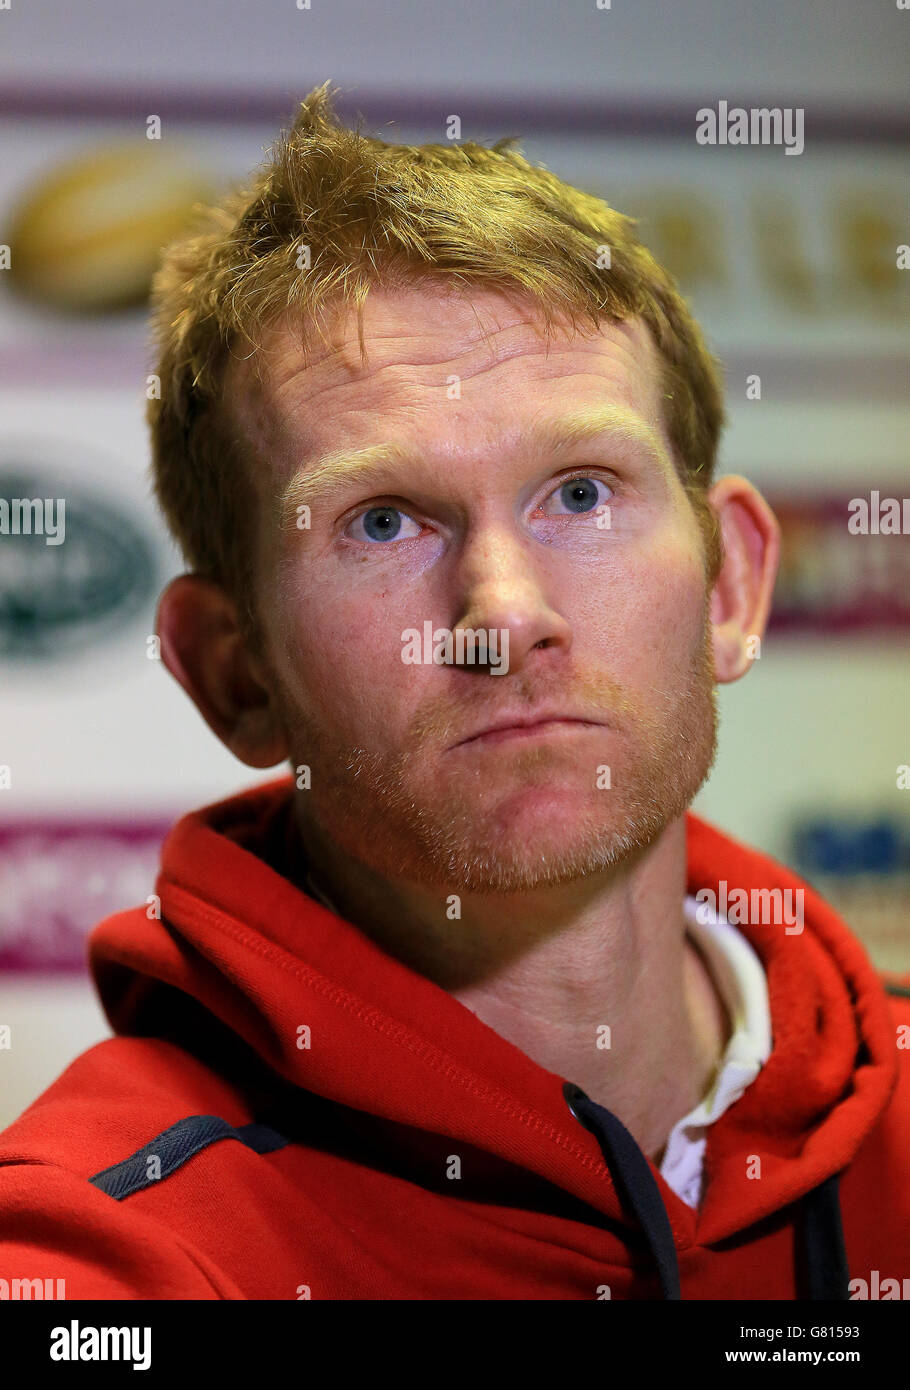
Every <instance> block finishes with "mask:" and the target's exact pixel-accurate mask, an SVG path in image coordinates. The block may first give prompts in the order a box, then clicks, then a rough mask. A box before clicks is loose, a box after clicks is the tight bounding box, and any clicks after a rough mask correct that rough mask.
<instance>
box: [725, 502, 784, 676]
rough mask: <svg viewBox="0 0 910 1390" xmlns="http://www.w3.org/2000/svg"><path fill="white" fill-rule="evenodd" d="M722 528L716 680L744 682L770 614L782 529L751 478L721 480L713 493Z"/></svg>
mask: <svg viewBox="0 0 910 1390" xmlns="http://www.w3.org/2000/svg"><path fill="white" fill-rule="evenodd" d="M708 501H709V502H710V504H711V506H712V508H713V509H714V512H715V513H716V515H717V518H718V521H719V523H720V528H721V535H722V538H723V547H724V559H723V564H722V565H721V568H720V572H719V573H718V576H717V580H716V582H715V585H714V589H713V590H712V593H711V626H712V632H713V641H714V672H715V679H716V680H717V681H719V682H720V683H725V682H727V681H735V680H739V678H740V676H742V675H744V674H745V672H746V671H748V669H749V667H750V666H751V665H752V660H753V657H754V655H755V653H754V651H753V650H752V649H751V647H752V644H751V643H750V642H749V639H750V638H756V637H757V638H761V636H762V634H763V633H764V631H765V625H766V623H767V621H768V613H769V612H770V609H771V595H772V593H773V591H774V581H775V579H776V578H777V566H778V562H779V559H780V526H779V525H778V522H777V518H776V517H775V515H774V513H773V512H772V510H771V508H770V507H769V506H768V504H767V502H766V501H765V499H764V498H763V497H762V495H761V493H760V492H758V490H757V489H756V488H754V487H753V486H752V484H751V483H750V482H748V480H747V479H746V478H740V477H737V476H735V475H731V476H730V477H728V478H721V480H720V482H718V483H715V485H714V487H713V488H711V490H710V492H709V493H708Z"/></svg>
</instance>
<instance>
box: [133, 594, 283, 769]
mask: <svg viewBox="0 0 910 1390" xmlns="http://www.w3.org/2000/svg"><path fill="white" fill-rule="evenodd" d="M155 630H156V632H157V634H158V637H159V639H160V641H161V655H162V658H163V660H164V664H165V666H166V667H167V669H168V670H169V671H170V673H171V675H172V676H173V677H174V679H175V680H176V681H178V682H179V684H180V685H182V686H183V688H184V690H185V691H186V693H187V694H188V695H189V697H190V699H191V700H192V701H193V703H194V704H195V705H196V707H197V709H198V710H199V712H200V714H201V715H202V717H203V719H204V720H205V721H206V723H207V724H208V726H209V728H210V729H212V730H213V731H214V732H215V733H216V734H217V735H218V737H219V738H220V739H221V742H222V743H223V744H224V745H225V746H226V747H227V748H229V749H230V751H231V752H232V753H233V754H234V756H235V757H236V758H239V759H240V761H241V762H243V763H247V764H248V765H249V766H250V767H274V765H275V764H276V763H279V762H283V761H284V760H285V759H286V758H288V757H289V756H290V753H289V749H288V743H287V738H286V736H285V733H284V730H283V728H282V727H281V723H280V721H279V717H278V709H277V705H276V701H275V695H274V692H273V691H272V689H271V688H270V682H269V679H268V676H267V673H266V671H265V669H264V667H263V666H262V664H261V662H260V661H259V660H258V658H257V657H256V656H255V655H254V654H253V653H252V652H251V650H250V648H249V645H248V643H247V641H246V640H245V638H244V636H243V633H242V631H241V626H240V623H239V621H238V615H237V608H236V605H235V604H234V602H233V600H232V599H231V598H230V597H229V596H228V594H227V592H226V591H225V590H224V589H223V588H222V587H221V585H220V584H216V583H215V582H214V580H211V579H204V578H202V577H201V576H200V575H197V574H183V575H180V577H179V578H177V579H174V580H172V581H171V583H170V584H169V585H168V586H167V588H166V589H165V591H164V593H163V594H162V595H161V598H160V600H159V602H158V615H157V618H156V621H155Z"/></svg>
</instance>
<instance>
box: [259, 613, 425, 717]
mask: <svg viewBox="0 0 910 1390" xmlns="http://www.w3.org/2000/svg"><path fill="white" fill-rule="evenodd" d="M286 592H287V597H286V599H285V603H286V605H287V607H286V611H285V618H284V631H285V632H286V634H287V637H286V640H285V643H284V650H283V651H282V652H281V656H280V661H281V670H282V672H283V675H284V679H285V681H286V682H290V684H291V687H292V688H293V689H294V690H295V691H297V692H298V694H299V695H300V696H301V697H304V698H305V701H306V704H307V708H308V710H309V711H310V713H311V714H312V715H313V717H314V718H316V719H317V720H318V722H320V723H323V724H326V725H328V724H332V725H335V726H337V727H339V728H340V727H347V729H348V730H350V731H355V730H360V731H362V730H365V729H368V728H370V727H371V726H372V727H376V728H377V729H379V728H382V727H384V718H383V713H382V711H383V710H388V708H389V705H390V699H391V702H392V703H394V698H393V696H394V692H395V691H397V690H412V689H413V688H414V685H415V682H416V681H417V680H418V679H419V675H418V672H419V670H420V668H416V671H415V667H413V666H406V665H405V664H404V663H403V662H402V659H401V651H402V646H403V644H402V640H401V633H402V631H403V630H404V627H403V626H402V620H401V619H400V618H399V616H398V615H397V613H395V612H394V611H393V609H392V608H391V607H390V600H391V599H392V598H393V597H394V596H393V595H392V594H391V593H390V592H387V591H386V592H378V593H377V594H376V595H373V596H371V598H370V600H369V601H366V600H365V597H364V595H363V594H362V593H358V594H356V595H354V594H352V595H350V596H349V597H348V596H345V595H343V594H342V595H338V594H337V593H336V594H334V595H333V596H332V597H331V599H329V597H328V595H327V594H323V595H320V594H318V593H314V592H304V591H302V590H301V589H299V588H298V589H296V590H295V589H293V588H290V587H289V588H288V590H287V591H286ZM379 693H381V696H382V699H381V701H380V700H378V699H377V695H378V694H379ZM354 736H355V737H356V734H355V735H354Z"/></svg>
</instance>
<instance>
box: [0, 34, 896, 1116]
mask: <svg viewBox="0 0 910 1390" xmlns="http://www.w3.org/2000/svg"><path fill="white" fill-rule="evenodd" d="M908 23H910V19H908ZM326 76H333V74H332V73H331V72H322V71H319V72H315V71H310V70H307V71H306V72H305V74H304V73H303V72H302V75H301V80H300V82H299V86H298V88H297V90H296V92H295V95H296V97H297V98H298V99H299V97H300V96H302V95H303V94H304V93H305V91H307V90H309V88H310V87H311V86H313V85H316V83H317V82H320V81H322V80H324V78H325V77H326ZM0 98H2V91H0ZM128 104H129V103H128V102H127V103H124V101H122V100H121V101H117V100H113V101H112V100H110V99H106V100H103V99H101V98H100V97H99V100H98V102H97V108H98V109H97V112H96V113H94V114H93V113H92V103H91V99H90V92H89V94H88V95H86V91H83V92H82V93H81V95H80V97H79V99H78V101H76V103H75V106H76V107H77V108H78V109H77V110H74V109H73V101H72V98H70V106H69V107H68V106H67V102H66V101H63V102H62V103H61V102H60V101H59V100H55V99H53V93H52V92H51V91H50V89H49V95H48V98H47V109H46V110H42V109H41V107H40V98H39V97H36V96H35V95H34V94H32V96H31V97H30V98H29V100H28V101H25V100H19V103H18V106H17V105H16V102H15V101H12V103H11V105H12V108H13V109H12V110H9V111H8V114H7V116H6V119H5V121H4V130H3V160H2V163H0V228H3V231H2V232H0V244H8V245H9V246H10V248H11V260H10V262H9V263H8V265H7V266H6V267H5V269H6V273H5V274H3V275H0V497H2V498H7V499H8V498H14V497H18V498H25V497H27V498H48V499H53V498H60V497H62V498H65V499H66V543H65V544H63V545H56V544H54V543H53V536H52V535H44V536H41V535H34V534H33V535H29V536H22V535H19V536H17V535H12V534H0V656H2V664H3V674H4V679H3V682H2V688H0V782H2V784H3V785H2V790H0V970H2V974H0V1029H3V1028H5V1029H6V1034H5V1036H6V1044H5V1046H3V1047H0V1124H5V1123H8V1122H9V1120H11V1119H12V1118H13V1117H14V1116H15V1115H16V1114H18V1113H19V1111H20V1110H21V1109H22V1108H23V1107H24V1106H25V1105H26V1104H27V1103H28V1102H29V1101H30V1100H31V1099H32V1098H33V1097H34V1096H35V1095H36V1094H37V1092H38V1091H39V1090H40V1089H41V1088H42V1087H43V1086H44V1085H46V1084H47V1083H48V1082H49V1081H50V1080H51V1079H53V1077H54V1076H56V1075H57V1074H58V1073H59V1071H60V1070H61V1069H62V1067H63V1065H65V1063H66V1062H67V1061H68V1060H69V1059H71V1058H72V1057H73V1056H75V1055H76V1054H77V1053H78V1052H79V1051H81V1050H82V1049H83V1048H84V1047H85V1046H88V1045H89V1044H90V1043H91V1042H93V1041H95V1040H97V1039H98V1038H100V1037H102V1036H105V1035H106V1034H107V1033H108V1032H109V1029H108V1027H107V1024H106V1022H105V1020H104V1019H103V1016H102V1014H101V1012H100V1009H99V1007H98V1005H97V1003H96V1001H95V1000H94V996H93V993H92V991H91V988H90V985H89V982H88V977H87V974H86V971H85V960H84V950H85V934H86V932H87V931H88V930H89V929H90V928H91V926H92V925H94V923H95V922H97V921H98V920H99V919H100V918H101V917H103V916H104V915H106V914H107V913H109V912H113V911H116V910H118V909H120V908H123V907H126V906H132V905H135V904H137V903H142V902H144V901H145V900H146V897H147V896H148V895H149V894H150V893H152V892H153V889H154V873H155V866H156V862H157V855H158V849H159V846H160V842H161V838H162V836H163V834H164V832H165V830H166V828H167V826H168V825H169V824H170V823H172V822H173V820H174V819H175V818H176V817H177V816H178V815H179V814H181V813H182V812H184V811H186V810H188V809H191V808H193V807H195V806H198V805H200V804H202V803H204V802H205V801H209V800H214V799H216V798H218V797H221V796H223V795H227V794H229V793H230V792H232V791H234V790H237V789H239V788H241V787H243V786H248V785H251V784H252V783H254V782H255V781H257V780H260V779H261V777H262V774H257V773H255V772H253V771H251V770H250V769H247V768H245V767H244V766H243V765H242V764H240V763H238V762H237V761H236V760H235V759H234V758H233V757H232V756H231V755H230V754H228V753H227V752H226V751H225V750H224V749H223V748H222V747H221V745H220V744H219V743H218V742H217V741H216V739H215V737H214V736H213V735H212V734H211V733H210V732H209V731H208V729H207V728H206V726H205V725H204V724H203V722H202V720H201V718H200V716H199V715H198V714H197V713H196V711H195V710H194V708H193V707H192V706H191V704H190V703H189V701H188V700H187V698H186V697H185V696H184V695H183V693H182V692H181V691H180V690H179V689H178V688H177V686H176V684H175V683H174V682H173V680H172V679H171V678H170V677H169V676H168V674H167V672H166V671H165V670H164V668H163V666H162V664H161V662H160V660H157V659H156V655H157V654H156V651H155V646H154V643H152V642H150V640H149V639H150V637H151V635H152V633H153V631H154V609H155V601H156V597H157V594H158V592H159V591H160V589H161V587H162V586H163V584H164V583H165V582H166V580H167V579H168V578H169V577H170V576H171V575H173V574H175V573H177V572H178V571H179V568H180V565H179V559H178V556H177V555H176V553H175V551H174V549H173V548H172V546H171V545H170V543H169V542H168V540H167V538H166V536H165V533H164V530H163V526H162V523H161V521H160V520H159V518H158V516H157V514H156V512H155V510H154V507H153V505H152V503H151V501H150V497H149V488H148V480H147V467H148V445H147V438H146V433H145V426H144V422H143V412H144V408H145V405H146V401H147V397H148V393H149V392H150V391H154V390H155V389H156V386H155V383H154V381H153V380H152V379H151V376H150V374H151V373H152V371H153V364H152V363H151V361H150V360H149V357H148V352H147V342H146V311H145V306H144V294H145V291H146V289H147V280H148V274H149V267H150V265H151V264H153V263H154V260H155V257H156V255H157V251H158V248H159V247H160V244H161V241H162V240H164V239H166V238H167V236H168V235H170V234H171V232H172V230H175V229H176V228H177V227H178V226H179V225H180V220H181V218H183V217H185V216H186V213H187V210H188V208H189V207H191V205H192V203H193V202H194V201H195V200H197V199H199V198H206V197H207V196H209V194H211V193H213V192H217V190H218V189H219V188H221V187H222V186H223V185H224V184H225V182H226V181H227V180H230V179H233V178H235V177H242V176H244V175H245V174H246V173H247V172H248V171H249V170H250V169H251V168H252V167H253V166H254V165H255V164H256V163H258V161H259V160H260V159H261V158H262V155H263V150H264V147H265V146H266V145H267V144H268V143H269V142H270V141H271V140H273V139H274V137H275V135H276V133H277V129H278V126H279V124H280V123H282V122H286V121H287V120H288V119H289V118H290V117H291V115H292V113H293V100H288V101H285V102H283V103H282V102H281V101H276V100H275V99H274V98H273V97H272V96H263V97H262V99H261V100H260V101H259V103H258V107H257V103H256V102H255V101H253V102H252V103H250V102H248V103H247V112H246V114H245V115H242V116H238V114H237V112H236V111H235V110H234V109H233V107H232V102H231V95H230V91H229V90H225V91H223V92H222V93H220V94H218V93H213V92H212V91H211V90H209V91H208V93H207V94H206V95H204V96H203V97H200V96H199V95H198V94H197V95H196V96H192V95H190V96H188V97H186V98H185V99H184V100H183V101H182V102H181V100H179V99H174V98H172V99H171V100H170V101H169V102H168V106H167V113H166V116H165V117H164V118H163V119H162V121H161V124H160V126H159V128H158V129H157V131H156V129H155V127H154V125H151V126H150V125H149V120H148V118H147V117H143V118H142V119H141V120H140V119H137V117H136V116H135V114H130V113H128V112H127V111H126V110H125V109H124V107H125V105H128ZM360 104H362V103H361V102H358V101H354V102H353V103H351V102H349V103H348V108H350V106H351V105H353V106H355V107H356V106H357V105H360ZM0 105H2V101H0ZM9 105H10V103H8V107H9ZM452 105H453V106H454V105H455V103H453V104H452ZM251 106H252V108H253V109H252V113H251V111H250V109H249V108H250V107H251ZM419 106H420V104H419V102H415V101H414V100H413V99H412V100H411V101H410V103H409V107H408V115H409V119H408V121H407V123H403V122H401V121H399V122H397V123H395V124H394V125H392V126H388V125H385V124H382V125H381V122H380V121H378V120H377V122H376V127H377V128H378V127H379V126H380V125H381V129H377V133H382V134H383V135H384V136H385V138H390V139H396V140H402V141H408V142H411V141H424V140H441V139H446V138H447V134H448V133H450V132H451V122H450V120H449V119H448V118H449V112H448V111H447V110H446V109H445V107H446V103H443V105H439V103H438V102H435V101H430V100H427V101H426V102H425V103H424V108H423V109H422V110H421V109H418V108H419ZM152 109H154V108H152ZM340 109H341V110H342V113H343V114H346V107H345V102H344V101H342V102H341V103H340ZM498 109H499V110H500V117H501V123H498V122H497V123H495V124H494V122H493V119H492V118H488V119H487V120H485V121H484V122H483V123H482V124H481V123H478V126H477V128H475V127H474V126H472V125H471V124H470V123H469V122H464V121H463V123H462V126H461V129H460V132H459V135H458V138H460V139H481V140H492V139H495V138H497V137H498V136H499V135H502V134H519V135H524V138H523V149H524V152H525V153H526V154H527V155H528V157H529V158H531V159H533V160H535V161H539V162H542V163H544V164H546V165H547V166H548V167H549V168H551V169H552V170H554V171H556V172H557V173H559V174H560V175H561V176H563V177H565V178H567V179H568V180H570V181H571V182H574V183H576V184H578V185H579V186H580V187H583V188H586V189H589V190H590V191H592V192H594V193H597V194H599V195H601V196H603V197H605V198H606V199H607V200H608V201H609V202H611V203H612V204H614V205H615V206H616V207H618V208H620V209H621V210H623V211H625V212H628V213H630V214H632V215H634V216H637V217H639V218H640V219H641V227H642V235H643V237H644V240H645V241H646V242H647V243H648V244H649V245H651V247H652V249H654V251H655V252H656V253H657V254H658V256H659V257H660V258H661V259H663V260H664V261H665V263H666V264H667V265H668V266H669V267H670V268H671V269H672V270H673V271H674V273H676V274H677V276H678V278H679V281H680V284H681V286H682V288H683V289H684V291H685V292H686V293H687V294H688V296H689V298H690V300H691V302H692V304H693V308H694V310H695V312H696V314H697V316H698V318H699V320H700V322H701V323H702V325H703V327H704V329H705V331H706V333H707V336H708V339H709V342H710V345H711V347H712V349H713V350H714V351H715V352H716V353H717V354H718V355H719V356H720V358H721V359H722V361H723V363H724V366H725V372H726V384H727V390H728V404H729V411H730V416H731V427H730V429H729V431H728V433H727V435H726V437H725V440H724V444H723V451H722V460H721V470H720V471H721V472H722V473H723V472H742V473H745V474H746V475H747V476H749V477H750V478H751V479H752V480H753V481H754V482H755V483H756V484H757V485H758V486H759V487H760V488H761V489H762V490H763V491H764V492H765V494H766V495H767V496H768V498H769V500H771V502H772V504H773V505H775V507H776V508H777V510H778V512H779V515H780V516H781V520H782V523H783V525H784V536H785V553H784V565H783V571H782V576H781V581H780V585H779V588H778V593H777V597H776V603H775V616H774V619H773V622H772V626H771V630H770V631H769V633H768V635H767V636H766V638H765V640H764V642H763V644H762V646H761V648H760V651H759V652H758V653H757V654H756V660H755V661H754V664H753V668H752V670H751V671H750V673H749V675H748V677H747V678H746V679H745V680H743V681H741V682H739V683H737V684H736V685H734V686H731V687H723V688H722V689H721V692H720V708H721V719H722V723H721V743H720V754H719V757H718V761H717V765H716V768H715V771H714V772H713V774H712V777H711V779H710V781H709V783H708V785H707V786H706V788H705V789H704V791H703V792H702V793H701V795H700V796H699V798H698V802H697V803H696V808H695V809H696V810H698V811H699V812H700V813H701V814H703V815H704V816H706V817H707V818H708V819H710V820H713V821H715V822H716V823H717V824H718V825H720V826H721V827H723V828H724V829H726V830H728V831H729V832H731V833H733V834H734V835H737V836H740V837H742V838H743V839H745V840H747V841H748V842H750V843H752V844H755V845H757V846H759V847H761V848H764V849H766V850H767V851H769V852H770V853H772V854H774V855H776V856H778V857H780V858H783V859H785V860H786V861H787V862H789V863H791V864H793V865H794V867H796V868H797V869H798V870H799V871H800V872H802V873H804V874H805V875H806V876H807V877H808V878H809V879H810V881H812V882H814V883H816V884H817V885H818V886H819V887H820V888H822V890H823V891H824V892H825V893H826V894H827V895H828V896H829V897H830V898H831V899H832V900H833V901H834V902H836V903H837V904H838V905H839V906H840V907H841V909H842V911H843V912H844V915H845V916H846V918H847V920H848V921H849V922H850V923H851V925H853V927H854V929H855V930H856V931H857V932H858V934H860V935H861V936H862V937H863V939H864V940H865V941H866V944H867V947H868V949H869V950H870V952H871V954H872V955H873V958H874V959H875V960H876V961H877V963H878V964H879V965H880V967H881V968H882V969H885V970H891V971H895V972H903V971H907V970H910V936H908V931H907V922H908V907H910V771H907V765H908V764H910V729H908V708H910V559H908V550H910V537H908V534H907V531H910V526H908V527H907V530H898V532H897V533H895V534H892V531H893V527H892V526H891V525H890V524H889V522H888V520H887V519H886V518H888V517H891V518H893V515H894V513H893V509H891V510H889V502H890V500H891V499H896V500H897V501H900V499H903V498H904V497H905V495H906V496H910V469H908V449H910V445H908V440H910V428H908V427H910V402H908V383H910V370H908V368H910V313H908V310H910V259H907V260H905V266H906V268H903V267H902V266H901V253H900V248H901V246H902V245H906V243H908V242H910V181H908V172H910V158H908V147H907V142H906V138H905V137H906V134H907V131H908V129H910V108H908V109H907V110H906V111H905V112H904V113H903V115H901V113H900V112H898V113H897V115H896V116H895V117H894V119H893V121H892V122H891V124H889V123H888V122H887V121H884V122H883V121H882V120H881V119H880V118H879V116H878V115H877V114H876V110H875V108H874V106H873V105H872V104H868V105H867V107H866V110H865V115H863V114H862V113H860V114H856V113H854V114H853V115H852V116H851V117H850V119H844V120H841V121H839V120H838V119H837V112H836V110H835V108H833V106H832V105H831V104H830V102H829V104H828V105H827V107H826V106H825V105H824V103H818V104H817V105H816V111H817V113H818V116H819V119H818V121H817V123H816V124H817V130H816V133H815V134H813V130H812V119H811V114H812V113H811V111H810V112H809V114H808V115H807V127H806V132H807V133H806V144H805V148H804V149H803V150H802V152H801V153H799V155H798V156H793V157H791V156H788V155H787V154H786V153H785V150H784V148H783V147H782V146H780V145H778V146H765V147H752V148H749V149H747V150H746V149H742V148H737V147H734V146H728V147H720V146H713V147H704V146H700V145H699V144H697V143H696V141H695V140H694V138H693V131H694V127H695V116H694V110H695V108H694V106H692V104H691V103H690V104H689V105H686V103H685V102H681V103H678V104H676V105H674V106H672V107H668V106H667V105H666V104H664V105H663V106H659V105H657V104H655V96H654V93H653V92H652V91H647V90H644V91H642V92H641V93H640V95H639V97H638V98H630V99H629V100H628V101H627V102H626V104H625V106H623V105H622V103H620V104H619V105H618V106H616V105H614V107H610V108H609V111H608V112H607V114H606V115H605V116H604V117H603V118H602V119H598V116H597V109H596V104H595V106H594V107H592V106H591V104H590V102H589V103H588V104H587V105H585V104H584V103H581V104H579V106H577V107H576V108H573V107H572V104H571V102H569V103H566V102H562V103H561V104H559V103H556V104H551V114H550V117H549V118H547V116H546V114H545V113H544V114H541V111H540V110H538V109H535V103H534V101H533V99H532V98H531V97H526V98H524V99H522V98H520V97H518V96H515V97H514V98H513V99H512V102H511V105H506V106H505V107H501V108H498ZM382 110H383V113H384V116H383V120H384V121H393V122H394V121H395V118H396V108H395V102H394V100H392V99H387V100H386V101H385V103H384V104H383V105H382ZM525 128H527V133H526V134H525V133H524V131H525ZM17 257H18V258H19V260H18V264H17ZM908 258H910V249H908ZM858 500H859V501H861V502H863V503H864V505H865V507H866V511H867V513H868V514H869V525H868V526H867V527H866V533H865V534H863V533H862V531H861V530H860V529H858V528H856V527H854V528H852V529H851V527H850V526H849V525H848V521H849V518H850V517H851V516H852V515H854V514H855V513H857V511H858V508H857V506H856V505H855V504H856V503H857V501H858ZM907 514H908V517H910V502H908V503H907ZM873 517H877V518H878V522H879V524H878V525H877V526H876V525H875V522H874V520H873V519H872V518H873ZM48 527H50V517H48ZM902 768H903V769H904V771H905V774H906V775H904V774H902V771H901V769H902ZM266 775H272V774H266Z"/></svg>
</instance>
